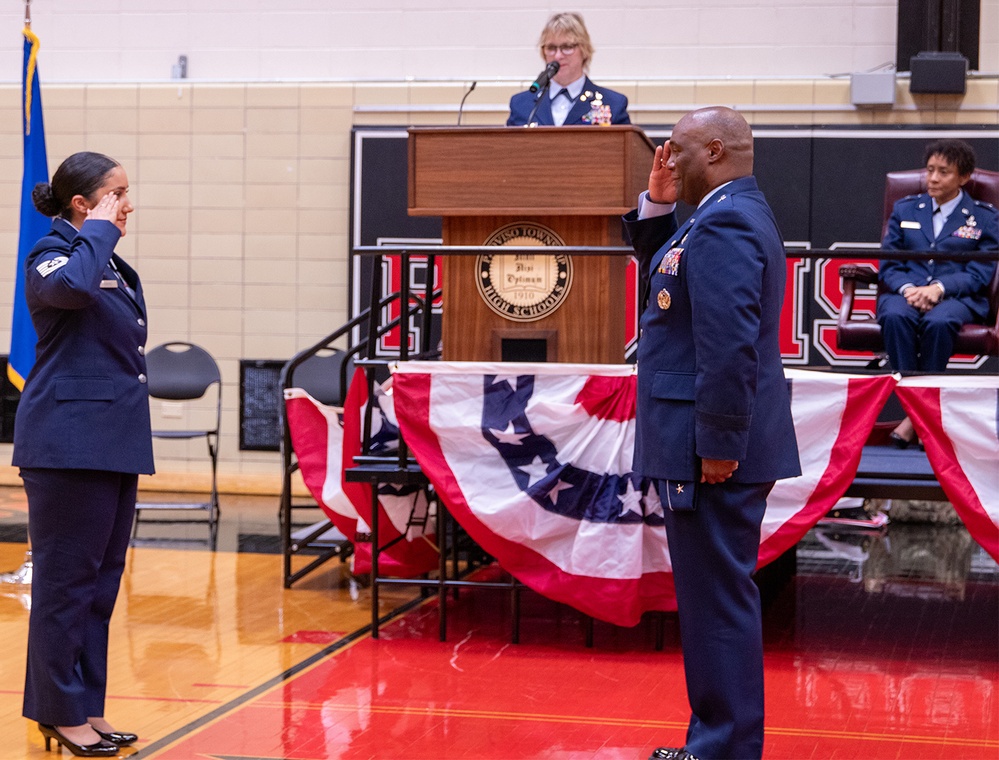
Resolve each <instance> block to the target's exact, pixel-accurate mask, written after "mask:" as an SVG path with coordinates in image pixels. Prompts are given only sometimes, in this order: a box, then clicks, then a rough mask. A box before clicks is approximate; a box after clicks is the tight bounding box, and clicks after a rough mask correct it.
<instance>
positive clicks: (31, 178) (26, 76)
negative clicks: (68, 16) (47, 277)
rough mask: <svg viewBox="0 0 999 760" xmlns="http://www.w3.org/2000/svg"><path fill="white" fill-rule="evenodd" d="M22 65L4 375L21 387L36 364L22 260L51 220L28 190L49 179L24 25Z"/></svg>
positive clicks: (33, 50)
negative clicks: (17, 199)
mask: <svg viewBox="0 0 999 760" xmlns="http://www.w3.org/2000/svg"><path fill="white" fill-rule="evenodd" d="M23 33H24V68H23V70H22V72H21V74H22V77H21V82H22V87H21V94H22V96H23V101H22V111H21V123H22V126H23V128H24V132H23V133H24V175H23V176H22V178H21V231H20V236H19V237H18V241H17V275H16V277H15V279H14V282H15V285H14V315H13V319H12V322H11V331H10V358H9V359H8V361H7V377H9V378H10V381H11V382H12V383H13V384H14V385H15V386H16V387H17V389H18V390H24V380H25V378H26V377H27V376H28V373H29V372H30V371H31V368H32V366H34V364H35V343H36V342H37V336H36V335H35V327H34V325H33V324H31V315H30V314H29V313H28V303H27V301H25V298H24V262H25V261H26V260H27V258H28V253H29V252H30V251H31V249H32V248H33V247H34V245H35V243H37V242H38V241H39V240H40V239H41V238H42V237H44V236H45V235H46V234H47V233H48V231H49V228H50V227H51V224H52V223H51V220H49V219H48V218H46V217H45V216H42V214H40V213H38V211H37V210H35V205H34V203H32V201H31V191H32V190H34V188H35V184H37V183H38V182H48V181H49V167H48V160H47V159H46V155H45V125H44V123H43V122H42V91H41V88H40V87H39V85H38V47H39V42H38V37H36V36H35V33H34V32H32V31H31V29H30V27H27V26H26V27H25V28H24V32H23Z"/></svg>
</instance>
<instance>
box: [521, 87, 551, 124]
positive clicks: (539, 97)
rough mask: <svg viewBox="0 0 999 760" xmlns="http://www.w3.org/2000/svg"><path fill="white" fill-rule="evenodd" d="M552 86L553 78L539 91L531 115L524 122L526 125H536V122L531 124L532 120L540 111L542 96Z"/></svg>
mask: <svg viewBox="0 0 999 760" xmlns="http://www.w3.org/2000/svg"><path fill="white" fill-rule="evenodd" d="M551 86H552V80H551V79H549V80H548V81H547V82H545V86H544V87H542V88H541V92H539V93H538V97H536V98H535V99H534V108H532V109H531V113H530V115H529V116H528V117H527V123H526V124H524V126H525V127H534V126H537V125H536V124H531V120H532V119H534V115H535V114H536V113H537V112H538V106H540V105H541V98H543V97H545V96H546V95H547V94H548V88H549V87H551Z"/></svg>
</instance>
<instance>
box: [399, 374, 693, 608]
mask: <svg viewBox="0 0 999 760" xmlns="http://www.w3.org/2000/svg"><path fill="white" fill-rule="evenodd" d="M432 382H433V381H432V378H431V376H430V375H427V374H417V373H409V372H406V373H398V374H396V375H394V376H393V383H394V389H395V393H396V395H397V397H399V398H405V399H406V403H404V404H403V403H400V404H397V405H396V417H397V419H398V422H399V428H400V431H401V433H402V436H403V438H404V439H405V441H406V443H407V444H408V445H409V448H410V450H411V451H412V452H413V454H414V455H415V456H416V458H417V460H418V461H419V463H420V467H422V468H423V472H424V473H425V474H426V476H427V477H428V478H430V482H431V483H433V484H434V488H435V489H436V491H437V495H438V496H439V497H440V498H441V500H442V501H443V502H444V504H445V506H446V507H447V509H448V510H449V511H450V513H451V515H452V516H453V517H454V518H455V519H456V520H457V521H458V523H459V524H460V525H461V526H462V527H463V528H464V529H465V530H466V531H467V532H468V535H469V536H471V537H472V540H474V541H475V542H476V543H477V544H478V545H479V546H481V547H482V548H483V549H485V551H486V552H488V553H489V554H491V555H492V556H493V557H495V558H496V560H497V561H498V562H499V564H500V566H501V567H502V568H503V569H504V570H506V571H507V572H509V573H510V574H511V575H512V576H514V577H515V578H516V579H517V580H519V581H520V582H521V583H523V584H524V585H525V586H527V587H528V588H531V589H533V590H534V591H537V592H538V593H539V594H542V595H543V596H545V597H548V598H549V599H553V600H555V601H557V602H564V603H565V604H569V605H571V606H573V607H575V608H576V609H578V610H579V611H580V612H583V613H585V614H587V615H590V616H591V617H594V618H597V619H599V620H605V621H606V622H608V623H613V624H615V625H624V626H632V625H637V624H638V622H639V620H640V619H641V616H642V613H643V612H645V611H646V610H667V611H671V610H675V609H676V596H675V592H674V589H673V576H672V574H670V573H648V574H645V575H643V576H642V577H641V578H636V579H625V580H615V579H604V578H592V577H588V576H579V575H572V574H571V573H566V572H565V571H563V570H562V569H561V568H559V567H558V566H557V565H555V564H553V563H552V562H550V561H549V560H548V559H547V558H545V557H544V556H542V555H540V554H538V553H537V552H535V551H533V550H531V549H529V548H527V547H524V546H522V545H520V544H517V543H514V542H513V541H509V540H507V539H505V538H502V537H501V536H498V535H496V534H495V533H493V532H492V531H491V530H489V528H487V527H486V526H485V525H483V523H482V522H481V521H480V520H479V519H478V518H477V517H476V516H475V514H474V513H473V512H472V510H471V508H470V507H469V505H468V503H467V502H466V501H465V497H464V494H463V493H462V492H461V489H460V488H459V487H458V485H457V478H456V477H455V474H454V472H452V470H451V468H450V466H449V465H448V463H447V459H446V458H445V456H444V452H443V451H442V450H441V447H440V443H439V441H438V438H437V436H436V435H435V434H434V433H433V431H432V428H431V425H430V388H431V384H432ZM632 382H633V380H632Z"/></svg>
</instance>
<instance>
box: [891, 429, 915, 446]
mask: <svg viewBox="0 0 999 760" xmlns="http://www.w3.org/2000/svg"><path fill="white" fill-rule="evenodd" d="M888 440H889V441H891V442H892V444H893V445H894V446H895V448H896V449H907V448H909V444H910V443H912V441H910V440H909V439H908V438H903V437H902V436H900V435H899V434H898V433H896V432H895V431H894V430H892V431H891V432H890V433H889V434H888Z"/></svg>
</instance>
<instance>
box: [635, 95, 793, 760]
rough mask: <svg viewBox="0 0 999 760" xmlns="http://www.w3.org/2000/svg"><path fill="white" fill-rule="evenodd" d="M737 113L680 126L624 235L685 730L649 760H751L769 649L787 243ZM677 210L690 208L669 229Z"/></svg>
mask: <svg viewBox="0 0 999 760" xmlns="http://www.w3.org/2000/svg"><path fill="white" fill-rule="evenodd" d="M752 172H753V135H752V130H751V129H750V127H749V125H748V124H747V123H746V121H745V119H743V118H742V116H740V115H739V114H738V113H736V112H735V111H733V110H731V109H728V108H704V109H701V110H698V111H693V112H691V113H688V114H687V115H686V116H684V117H683V118H682V119H681V120H680V121H679V123H678V124H677V125H676V127H675V128H674V129H673V133H672V135H671V136H670V139H669V142H668V143H667V144H666V145H664V146H662V147H659V148H657V149H656V153H655V158H654V163H653V167H652V172H651V174H650V176H649V190H648V193H643V194H642V197H641V199H640V207H639V209H637V210H635V211H632V212H630V213H629V214H628V215H626V216H625V225H626V228H627V229H628V232H629V234H630V236H631V240H632V243H633V245H634V247H635V250H636V252H637V253H638V255H639V261H640V265H641V266H642V267H643V276H644V277H646V278H647V279H644V280H643V281H644V282H647V283H648V285H647V288H646V293H647V305H646V307H645V311H644V313H643V316H642V322H641V327H642V333H641V338H640V340H639V343H638V415H637V434H636V447H635V469H636V470H637V471H638V472H639V474H641V475H643V476H645V477H648V478H652V479H654V480H655V481H656V482H657V487H658V492H659V494H660V498H661V499H662V502H663V508H664V509H663V511H664V513H665V520H666V534H667V540H668V542H669V552H670V558H671V562H672V566H673V578H674V583H675V586H676V597H677V605H678V609H679V621H680V639H681V644H682V647H683V661H684V671H685V675H686V683H687V696H688V699H689V702H690V707H691V712H692V714H691V718H690V724H689V727H688V730H687V736H686V741H685V743H684V745H683V746H682V747H675V748H671V747H660V748H658V749H656V750H655V752H653V754H652V759H654V760H660V759H663V758H664V759H666V760H688V759H692V758H693V759H700V760H721V758H727V759H732V758H739V759H740V760H744V759H746V758H759V757H761V756H762V753H763V712H764V711H763V635H762V623H761V609H760V595H759V591H758V590H757V588H756V586H755V584H754V583H753V579H752V573H753V570H754V569H755V567H756V560H757V556H758V553H759V544H760V524H761V522H762V520H763V513H764V510H765V508H766V500H767V495H768V494H769V493H770V489H771V488H773V485H774V482H775V481H776V480H778V479H781V478H789V477H794V476H796V475H800V474H801V469H800V466H799V463H798V447H797V443H796V441H795V435H794V427H793V423H792V419H791V408H790V396H789V392H788V387H787V382H786V380H785V378H784V371H783V367H782V365H781V359H780V346H779V340H778V329H779V322H780V313H781V305H782V303H783V300H784V285H785V270H786V266H785V254H784V244H783V240H782V237H781V234H780V231H779V230H778V228H777V222H776V221H775V219H774V215H773V212H772V211H771V210H770V207H769V206H768V205H767V202H766V200H765V199H764V197H763V194H762V193H761V192H760V190H759V188H758V187H757V184H756V179H755V178H754V177H753V176H752ZM677 199H680V200H682V201H684V202H685V203H688V204H690V205H692V206H696V209H695V211H694V213H693V215H692V216H691V217H690V218H689V219H688V220H687V221H686V222H685V223H684V224H683V225H682V226H680V227H679V228H677V223H676V216H675V213H674V207H675V202H676V201H677Z"/></svg>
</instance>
